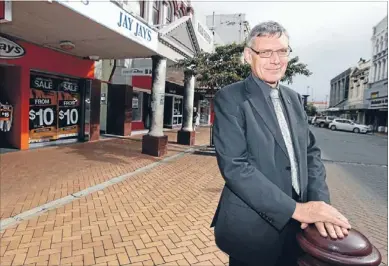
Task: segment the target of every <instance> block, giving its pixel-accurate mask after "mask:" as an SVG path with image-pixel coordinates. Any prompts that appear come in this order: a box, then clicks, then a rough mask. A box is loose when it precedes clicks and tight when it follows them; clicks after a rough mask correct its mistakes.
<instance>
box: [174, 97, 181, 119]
mask: <svg viewBox="0 0 389 266" xmlns="http://www.w3.org/2000/svg"><path fill="white" fill-rule="evenodd" d="M173 100H174V103H173V125H181V124H182V113H183V98H181V97H174V98H173Z"/></svg>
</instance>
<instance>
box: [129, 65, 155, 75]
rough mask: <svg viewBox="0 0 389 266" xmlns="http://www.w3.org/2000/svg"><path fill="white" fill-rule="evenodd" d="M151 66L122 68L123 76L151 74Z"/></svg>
mask: <svg viewBox="0 0 389 266" xmlns="http://www.w3.org/2000/svg"><path fill="white" fill-rule="evenodd" d="M151 72H152V71H151V68H145V67H140V68H122V76H151Z"/></svg>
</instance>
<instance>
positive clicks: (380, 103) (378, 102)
mask: <svg viewBox="0 0 389 266" xmlns="http://www.w3.org/2000/svg"><path fill="white" fill-rule="evenodd" d="M385 107H386V108H387V107H388V97H383V98H379V99H372V100H370V109H380V108H385Z"/></svg>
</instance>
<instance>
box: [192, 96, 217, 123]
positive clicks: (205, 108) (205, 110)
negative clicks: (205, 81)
mask: <svg viewBox="0 0 389 266" xmlns="http://www.w3.org/2000/svg"><path fill="white" fill-rule="evenodd" d="M214 96H215V95H214V93H211V92H210V91H209V90H208V89H195V105H194V106H195V107H196V108H197V110H198V111H199V114H200V125H202V126H208V125H211V124H212V123H213V117H214V114H213V105H212V104H213V103H212V99H213V97H214Z"/></svg>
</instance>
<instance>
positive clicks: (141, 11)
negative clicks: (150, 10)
mask: <svg viewBox="0 0 389 266" xmlns="http://www.w3.org/2000/svg"><path fill="white" fill-rule="evenodd" d="M145 3H146V1H144V0H140V1H139V6H140V12H139V15H140V16H141V17H142V18H145V14H146V12H145V6H146V5H145Z"/></svg>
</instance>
